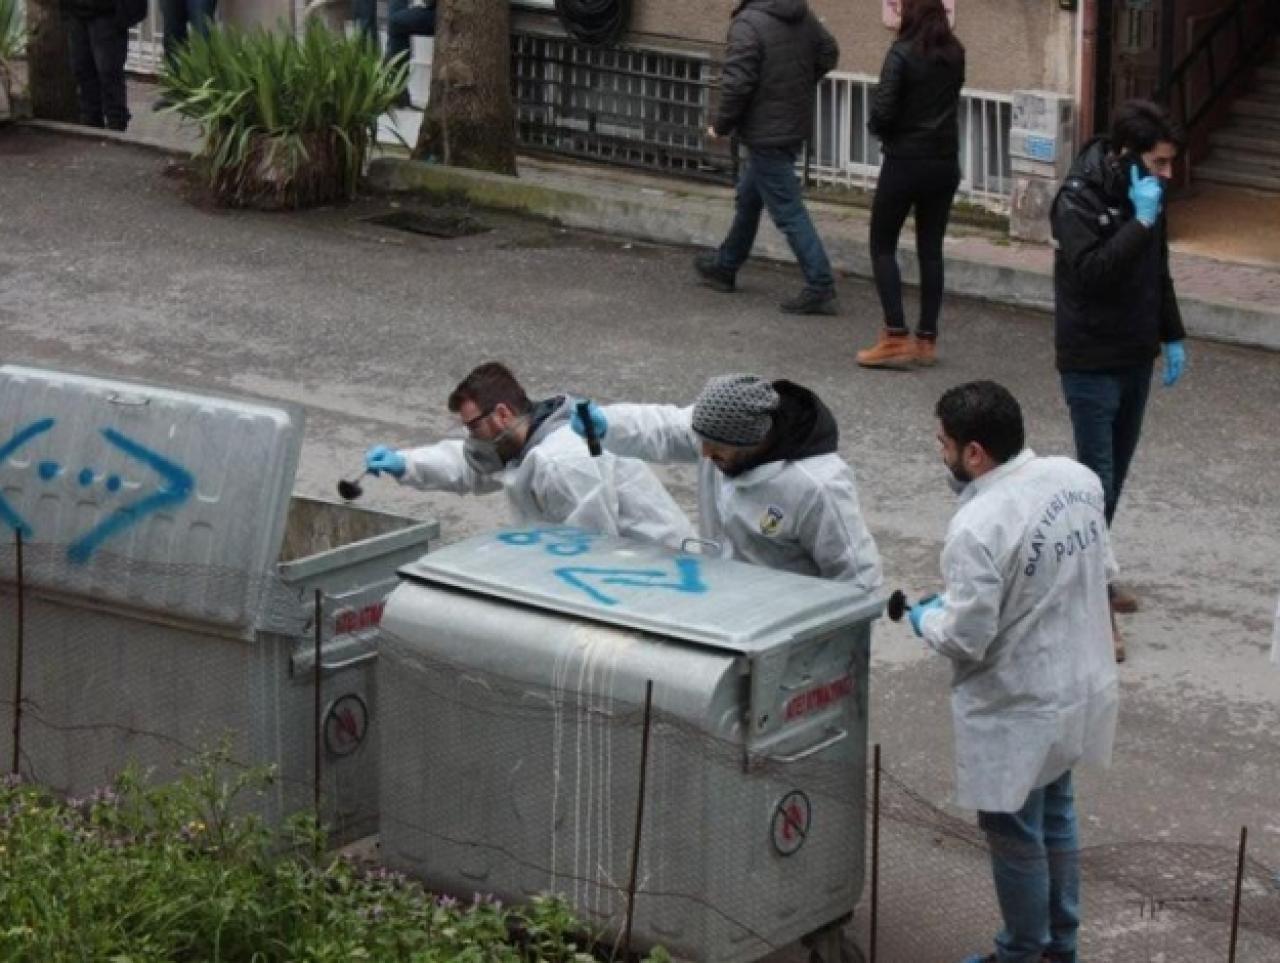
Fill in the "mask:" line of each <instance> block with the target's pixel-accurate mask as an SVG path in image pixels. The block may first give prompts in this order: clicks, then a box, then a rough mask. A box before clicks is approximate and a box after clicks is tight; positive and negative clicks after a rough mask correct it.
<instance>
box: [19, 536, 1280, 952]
mask: <svg viewBox="0 0 1280 963" xmlns="http://www.w3.org/2000/svg"><path fill="white" fill-rule="evenodd" d="M74 565H75V563H74V562H73V561H71V560H69V559H68V556H67V553H66V547H65V546H50V545H27V546H24V549H23V553H22V558H21V560H19V558H18V555H17V551H16V548H15V547H12V546H11V547H10V548H8V549H7V550H3V551H0V720H2V721H3V732H4V734H5V735H6V736H8V744H7V745H6V746H5V749H6V751H5V752H4V753H3V754H0V757H2V758H3V760H4V763H5V765H6V767H8V768H12V769H14V770H15V771H18V772H20V773H21V774H22V775H23V776H24V777H25V778H27V779H29V780H31V781H35V782H39V783H42V784H44V785H46V786H48V787H50V788H51V789H54V790H56V791H58V792H62V793H66V794H69V795H84V794H86V793H88V792H91V791H92V790H93V789H94V788H95V787H97V786H101V785H103V784H105V783H108V782H110V781H111V779H112V778H113V777H114V776H115V775H117V774H118V773H119V772H120V771H121V770H123V769H124V768H125V767H126V766H128V765H135V766H140V767H143V768H146V769H150V770H152V771H153V774H154V778H156V779H161V780H163V779H167V778H170V777H171V776H172V775H173V774H175V773H176V772H177V771H178V769H179V766H180V763H181V761H182V760H183V759H186V758H189V757H190V756H192V755H193V754H195V753H197V752H199V751H200V750H201V749H203V748H206V747H208V746H209V745H211V744H213V743H215V742H225V744H226V745H227V746H228V747H229V749H230V755H231V757H232V758H233V759H234V760H235V761H236V762H237V763H238V764H240V765H243V766H246V767H257V766H263V765H273V766H275V767H277V769H278V778H277V780H276V782H275V784H274V787H273V793H272V795H270V796H268V797H266V798H264V799H263V800H262V801H261V806H262V807H263V808H262V814H263V815H264V816H266V817H267V818H268V819H270V820H273V821H276V822H278V821H280V820H282V819H283V818H284V817H285V816H286V815H288V814H290V813H293V812H305V811H309V810H310V809H312V808H315V807H317V806H318V809H319V812H320V813H321V816H322V818H323V819H324V821H325V822H326V824H327V825H328V826H329V827H330V828H331V829H332V830H333V831H334V838H335V839H339V840H345V839H353V838H357V837H360V836H366V835H372V834H375V833H376V834H378V837H379V840H380V851H379V859H380V860H381V861H382V862H383V863H385V864H386V865H387V866H389V867H390V868H392V869H397V870H404V871H407V872H409V873H411V874H412V875H415V876H418V877H420V878H422V879H423V880H424V881H425V882H426V883H427V885H429V886H431V887H432V888H434V889H437V890H439V891H441V892H449V893H452V894H454V895H457V896H459V897H461V898H463V899H470V898H471V896H472V894H474V893H480V894H485V895H492V896H495V897H497V898H500V899H502V900H504V901H508V902H513V901H514V902H522V901H525V900H528V899H530V898H532V897H533V896H535V895H538V894H542V893H546V892H549V891H554V892H559V893H561V894H563V895H564V896H565V897H566V898H567V899H568V900H569V901H570V902H571V903H572V905H573V907H574V908H575V910H576V912H577V914H578V916H579V917H580V919H581V920H582V921H583V923H584V924H585V925H586V926H587V928H588V929H589V930H590V931H591V932H592V933H594V934H595V935H596V936H597V938H598V940H599V943H598V946H599V948H600V949H601V951H602V952H603V953H604V954H605V955H609V954H614V953H617V952H618V951H619V949H620V947H621V946H622V945H623V944H624V943H625V942H627V938H626V933H627V930H628V923H629V922H630V924H631V929H632V930H633V941H632V943H631V948H632V949H640V948H642V947H645V946H648V945H651V944H661V945H663V946H665V947H666V948H668V949H669V950H670V951H672V952H673V953H674V954H676V955H677V956H686V957H691V958H699V959H711V960H724V961H730V960H734V961H736V960H756V959H763V958H765V957H769V958H770V959H775V960H778V961H784V960H793V959H794V960H798V959H802V958H804V954H805V953H807V952H808V951H807V950H804V949H801V948H799V942H800V941H801V940H802V939H804V938H806V937H813V936H815V934H820V933H821V931H822V930H823V929H824V928H825V927H828V926H835V925H842V924H845V923H846V922H847V921H849V919H850V917H851V921H849V922H848V923H847V927H846V932H847V934H848V936H849V937H850V939H851V942H852V943H853V944H855V945H856V946H857V947H860V948H861V955H863V956H865V957H866V958H868V959H876V960H879V961H882V963H953V961H954V960H956V959H958V958H960V957H962V956H964V955H965V954H966V953H970V952H987V951H989V948H990V946H991V942H992V937H993V934H994V932H995V931H996V930H997V929H998V928H999V925H1000V909H999V906H998V905H997V901H996V896H995V889H994V887H993V884H992V868H991V856H992V851H991V844H990V842H989V840H988V838H987V836H986V835H985V834H984V833H983V832H982V831H981V830H980V829H979V828H978V827H977V825H976V824H975V823H973V822H972V821H971V820H968V819H963V818H958V817H957V816H955V815H953V814H951V813H950V812H948V811H946V810H944V809H942V808H940V807H938V806H937V805H935V804H934V802H933V801H931V800H930V799H928V798H925V797H924V796H923V795H922V794H920V793H919V792H917V791H916V790H914V789H913V787H912V786H911V785H909V784H907V783H906V782H905V781H904V780H902V779H901V778H900V777H898V776H897V775H896V774H895V770H894V766H893V762H892V760H889V761H888V762H887V764H886V765H884V766H883V767H881V768H879V769H878V770H877V769H876V767H875V766H874V765H869V764H868V762H867V757H866V753H865V749H866V746H865V737H866V713H867V706H866V705H865V700H866V694H865V692H859V691H858V690H857V689H856V687H855V690H854V691H853V692H852V694H851V695H850V697H849V698H848V699H847V700H844V701H843V702H838V703H836V705H837V708H838V711H840V712H841V713H844V715H843V716H842V718H843V719H844V721H845V723H846V724H847V725H848V727H849V737H848V738H847V739H846V740H844V741H843V742H838V743H834V744H833V746H832V747H830V748H829V749H824V750H823V751H819V752H814V753H813V754H808V755H806V754H803V753H801V754H797V756H799V758H795V757H779V756H776V755H765V756H757V755H753V754H751V753H748V752H747V751H746V750H745V749H744V744H745V743H744V740H743V739H741V738H738V737H736V736H735V726H736V725H738V724H739V722H740V720H736V719H734V718H732V717H729V716H727V717H726V718H725V719H723V720H721V722H722V723H723V725H720V726H718V727H716V728H714V729H713V728H709V727H708V726H707V725H706V724H705V722H704V721H701V720H703V715H702V714H700V710H701V709H702V708H705V707H703V706H699V705H698V690H697V685H696V680H692V679H690V680H678V679H677V680H670V679H668V680H664V681H662V682H660V683H659V685H658V688H660V689H663V690H665V691H660V692H659V694H658V695H657V696H655V698H654V702H653V704H652V705H647V704H646V699H645V684H646V682H648V681H649V680H646V679H640V678H635V677H630V676H624V675H623V674H621V673H619V672H617V671H616V666H617V659H616V648H617V647H618V646H625V645H650V644H654V643H653V640H651V639H645V638H644V637H643V636H641V635H639V634H638V633H626V632H622V631H621V630H614V629H610V630H609V631H608V632H605V633H603V634H601V633H600V632H596V631H594V630H593V629H592V628H591V627H589V626H583V625H568V626H567V627H566V628H565V631H568V632H573V633H577V634H576V635H575V642H576V643H577V644H576V645H575V646H573V647H571V648H572V651H573V654H572V655H571V656H568V657H563V658H559V659H557V660H555V661H554V662H553V663H552V664H550V665H548V666H545V667H543V668H537V667H536V666H531V665H529V664H525V663H517V662H516V661H515V660H512V661H511V662H510V663H506V662H503V661H502V660H498V662H497V663H493V662H484V661H483V660H479V659H477V660H476V662H475V663H471V662H467V661H464V660H456V659H455V660H453V661H450V660H449V659H445V658H442V657H440V656H439V655H438V654H436V653H434V652H433V651H432V650H431V647H430V646H429V645H423V644H422V641H421V638H418V637H415V638H407V637H405V636H404V635H403V634H396V633H394V632H391V631H387V630H386V629H379V627H378V622H379V619H380V616H381V611H382V610H381V606H380V604H375V605H372V606H365V607H358V608H353V607H352V606H351V605H348V604H346V603H345V602H343V601H341V600H336V599H333V598H328V597H326V596H325V595H324V594H323V593H321V594H319V595H317V594H316V593H314V592H305V593H304V592H300V590H299V588H298V586H297V585H296V584H290V583H286V582H284V581H282V580H280V579H277V578H275V577H271V576H265V577H262V578H260V579H253V580H252V581H253V584H252V585H248V584H246V583H245V581H244V580H245V576H244V573H243V572H242V571H241V572H220V571H219V570H217V569H213V568H201V567H198V566H190V567H186V568H184V569H183V570H181V571H175V570H174V569H173V568H172V567H162V566H151V567H148V566H146V565H145V563H136V562H129V561H128V560H126V559H123V558H121V559H109V558H103V557H98V558H95V563H94V567H95V569H96V570H98V574H97V575H95V576H94V578H95V579H100V580H102V581H101V582H100V583H95V584H102V585H104V586H106V587H105V588H104V589H103V590H102V591H101V592H95V591H84V590H82V591H81V592H79V593H78V594H72V593H68V592H66V591H64V590H62V589H60V588H59V585H60V584H62V585H65V584H78V585H81V586H83V584H84V580H83V578H82V579H81V581H80V582H79V583H76V582H74V581H71V582H68V581H65V580H63V579H62V574H60V573H61V570H62V567H63V566H74ZM197 583H199V584H202V585H203V586H204V591H205V592H206V593H207V597H208V598H210V599H214V600H217V599H223V598H225V597H226V593H227V592H228V591H230V592H231V593H232V594H234V595H235V596H236V597H237V598H244V597H246V593H247V594H248V596H251V597H252V598H253V599H254V600H255V601H254V606H255V607H258V608H259V609H262V608H265V609H270V610H272V612H273V613H274V615H273V616H272V618H270V619H262V618H258V619H256V622H255V624H257V625H258V626H259V628H258V629H257V630H254V631H249V630H247V629H246V628H245V627H244V626H238V627H237V626H234V625H227V624H221V625H218V624H214V623H210V622H200V621H199V620H197V619H193V618H191V617H190V615H187V616H184V617H180V618H179V617H171V616H169V615H166V613H165V609H164V606H163V601H164V600H165V599H167V598H182V599H187V600H190V599H192V598H196V597H203V596H199V593H198V591H197ZM233 583H234V584H233ZM228 586H229V588H228ZM131 592H132V593H133V595H130V593H131ZM131 598H132V599H134V601H135V603H136V604H132V605H131V604H130V599H131ZM157 600H159V602H157ZM216 608H217V606H215V609H216ZM317 616H318V617H317ZM497 624H498V625H500V626H506V631H508V632H511V633H514V632H516V631H517V627H516V624H515V620H514V619H512V618H511V617H510V616H509V614H506V615H500V616H499V618H498V622H497ZM262 625H269V626H270V627H269V628H268V629H266V630H263V629H262V628H261V626H262ZM426 632H427V635H428V636H429V634H430V632H429V627H427V630H426ZM843 694H844V693H843V692H841V693H837V694H836V695H837V696H842V695H843ZM833 698H835V697H833ZM877 787H878V789H877ZM1084 805H1086V806H1087V802H1085V804H1084ZM1086 842H1087V841H1086ZM1001 855H1002V856H1003V857H1004V858H1005V860H1006V862H1009V861H1011V862H1013V863H1014V864H1016V866H1017V867H1018V868H1020V869H1021V870H1022V871H1027V870H1034V869H1036V868H1038V863H1039V862H1042V861H1044V860H1045V858H1046V857H1045V856H1044V855H1043V854H1038V853H1035V852H1018V851H1014V852H1013V853H1012V854H1011V853H1010V852H1008V851H1004V852H1002V854H1001ZM1064 865H1065V866H1068V867H1070V866H1078V869H1079V875H1080V879H1081V887H1080V894H1079V915H1080V917H1081V920H1082V926H1081V929H1080V934H1079V958H1080V959H1084V960H1089V961H1095V963H1111V961H1114V963H1122V961H1123V963H1141V961H1150V963H1177V961H1187V963H1191V961H1195V963H1204V961H1224V963H1225V961H1242V963H1244V961H1248V963H1264V961H1274V960H1277V959H1280V886H1278V884H1277V876H1276V874H1275V872H1274V869H1273V868H1271V867H1267V866H1264V865H1262V864H1261V863H1259V862H1257V861H1255V860H1251V859H1249V858H1247V856H1246V857H1245V858H1243V859H1241V851H1236V850H1233V849H1228V848H1223V847H1219V846H1207V845H1200V844H1197V843H1196V842H1194V841H1187V842H1169V841H1161V842H1149V841H1133V842H1127V843H1117V844H1108V845H1100V846H1089V845H1086V846H1084V847H1083V848H1081V849H1079V850H1070V851H1067V852H1063V853H1059V854H1058V855H1057V856H1056V857H1055V859H1054V860H1050V865H1049V866H1048V867H1047V868H1048V872H1049V873H1050V875H1055V874H1057V873H1058V871H1059V870H1060V869H1062V868H1063V866H1064ZM629 914H630V915H629ZM873 926H874V930H873ZM833 945H834V944H815V947H816V948H815V954H816V957H815V958H816V959H818V960H827V959H832V960H834V959H835V958H836V957H834V956H832V955H831V951H830V950H829V949H826V948H824V947H825V946H833ZM849 952H850V954H851V955H850V956H848V957H846V958H848V959H857V958H858V956H857V954H856V953H855V951H853V950H850V951H849ZM1049 958H1050V959H1052V957H1049Z"/></svg>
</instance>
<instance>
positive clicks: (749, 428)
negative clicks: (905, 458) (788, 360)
mask: <svg viewBox="0 0 1280 963" xmlns="http://www.w3.org/2000/svg"><path fill="white" fill-rule="evenodd" d="M591 418H592V421H593V424H594V427H595V430H596V434H597V435H598V436H599V437H600V438H601V439H603V443H604V445H605V447H606V448H608V449H609V450H610V451H613V452H614V453H616V454H619V455H627V456H630V457H633V458H640V459H643V460H645V461H652V462H660V463H664V464H665V463H678V462H691V463H697V464H698V528H699V532H700V534H701V535H702V537H703V538H704V539H706V540H708V541H710V542H714V543H715V544H716V545H718V546H719V550H720V553H721V554H722V555H724V556H725V557H731V558H737V559H740V560H742V561H746V562H752V563H754V564H756V565H764V566H767V567H768V568H776V569H782V570H783V571H787V572H798V573H800V574H802V575H815V576H818V577H819V578H828V579H837V580H841V581H847V582H850V583H852V584H854V585H856V586H857V587H858V588H859V589H860V590H861V591H863V592H878V591H879V590H880V587H881V584H882V581H883V579H882V576H881V571H880V554H879V552H878V551H877V550H876V543H875V541H874V540H873V539H872V537H871V534H870V532H868V531H867V526H866V524H865V523H864V522H863V520H862V512H861V510H860V509H859V507H858V489H857V484H856V482H855V481H854V477H853V469H852V468H850V467H849V463H848V462H846V461H845V460H844V459H843V458H841V457H840V455H839V453H838V446H839V440H840V433H839V429H838V428H837V426H836V420H835V418H834V417H833V416H832V414H831V411H830V410H829V409H828V408H827V406H826V405H825V404H823V403H822V400H821V399H820V398H818V396H817V395H815V394H814V393H813V392H812V391H810V390H809V389H807V388H803V387H801V386H800V385H797V384H794V383H792V382H790V381H773V382H769V381H766V380H765V379H763V378H760V377H758V376H756V375H749V374H738V375H722V376H720V377H716V378H712V379H711V380H710V381H708V382H707V384H706V386H705V387H704V388H703V389H702V393H701V394H700V395H699V396H698V398H697V400H696V401H695V402H694V404H693V406H692V407H689V408H677V407H676V406H674V405H629V404H622V405H609V406H607V407H605V408H599V407H596V406H594V405H592V406H591ZM572 423H573V428H574V431H577V432H579V433H580V434H582V433H584V432H585V426H584V425H583V423H582V421H581V419H580V418H579V416H578V414H577V412H576V411H575V412H574V415H573V419H572Z"/></svg>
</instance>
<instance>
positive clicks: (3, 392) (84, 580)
mask: <svg viewBox="0 0 1280 963" xmlns="http://www.w3.org/2000/svg"><path fill="white" fill-rule="evenodd" d="M302 425H303V418H302V413H301V411H299V410H285V409H283V408H277V407H272V406H268V405H263V404H257V403H252V402H246V401H235V400H231V399H226V398H216V397H210V396H207V395H203V394H196V393H192V392H187V391H178V390H173V389H168V388H156V387H151V386H146V385H137V384H132V383H129V382H124V381H116V380H107V379H102V378H93V377H86V376H82V375H76V374H67V373H64V372H59V371H47V370H42V369H38V368H26V367H20V366H16V365H5V366H3V367H0V524H2V525H3V528H4V529H5V530H8V531H10V532H11V531H13V530H20V531H21V532H22V534H23V536H24V540H25V542H26V543H27V544H28V545H29V546H30V549H29V551H28V552H27V554H26V555H25V565H24V576H25V578H26V581H27V583H28V584H29V585H33V586H38V587H42V588H48V589H52V590H56V591H58V592H59V593H69V594H72V595H76V596H82V597H86V598H89V599H92V600H93V601H95V602H111V603H120V604H124V605H126V606H128V607H130V608H140V609H147V610H153V611H159V612H162V613H163V614H164V615H165V616H167V617H172V618H179V619H184V620H194V621H198V622H202V623H214V624H218V625H229V626H249V625H250V624H252V622H253V621H254V618H255V616H256V614H257V607H258V602H259V600H260V598H261V593H262V592H263V590H264V589H265V588H266V578H265V576H267V575H268V574H269V573H271V572H273V571H274V564H275V561H276V558H277V556H278V554H279V551H280V544H281V540H282V538H283V536H284V525H285V520H286V515H287V510H288V504H289V498H290V492H291V490H292V488H293V480H294V473H295V472H296V470H297V465H298V455H299V451H300V449H301V446H302ZM8 537H9V539H10V542H11V541H12V535H11V534H10V535H9V536H8ZM13 556H14V553H13V551H12V550H11V549H6V550H3V551H0V560H2V561H0V564H2V565H3V566H4V567H6V568H8V569H10V570H12V568H13V567H14V558H13Z"/></svg>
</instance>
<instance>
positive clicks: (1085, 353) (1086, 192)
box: [1050, 100, 1187, 659]
mask: <svg viewBox="0 0 1280 963" xmlns="http://www.w3.org/2000/svg"><path fill="white" fill-rule="evenodd" d="M1180 142H1181V135H1180V132H1179V131H1178V130H1177V128H1176V127H1175V125H1174V123H1173V122H1172V121H1171V120H1170V118H1169V115H1168V114H1167V113H1166V112H1165V111H1164V109H1163V108H1162V107H1159V106H1158V105H1156V104H1153V103H1150V102H1149V101H1143V100H1131V101H1128V102H1127V103H1125V104H1123V105H1121V107H1120V109H1119V110H1118V111H1117V112H1116V117H1115V122H1114V124H1113V125H1112V132H1111V136H1110V137H1109V138H1107V137H1099V138H1097V139H1095V140H1093V141H1091V142H1090V143H1088V144H1086V145H1085V147H1084V150H1083V151H1081V153H1080V155H1079V157H1077V158H1076V161H1075V164H1074V165H1073V166H1072V168H1071V172H1070V174H1068V175H1067V179H1066V181H1065V182H1064V183H1063V185H1062V187H1061V189H1060V190H1059V191H1058V196H1057V198H1056V199H1055V200H1054V203H1053V210H1052V213H1051V215H1050V218H1051V222H1052V226H1053V237H1054V241H1055V243H1056V246H1057V253H1056V256H1055V260H1054V272H1053V278H1054V321H1055V342H1056V346H1057V367H1058V371H1059V373H1060V376H1061V379H1062V392H1063V395H1064V396H1065V398H1066V401H1067V406H1068V407H1069V408H1070V409H1071V426H1072V429H1073V430H1074V434H1075V442H1076V457H1077V458H1078V459H1079V460H1080V461H1081V462H1082V463H1084V464H1085V465H1088V466H1089V467H1090V468H1092V469H1093V470H1094V472H1096V473H1097V475H1098V477H1099V478H1100V479H1101V480H1102V488H1103V492H1104V494H1105V496H1106V518H1107V523H1108V524H1110V523H1111V520H1112V519H1113V518H1114V517H1115V513H1116V506H1117V504H1118V503H1119V501H1120V492H1121V490H1122V489H1123V488H1124V482H1125V478H1126V476H1127V475H1128V472H1129V464H1130V462H1131V461H1132V459H1133V454H1134V452H1135V451H1136V450H1137V447H1138V437H1139V435H1140V434H1141V431H1142V417H1143V413H1144V412H1145V411H1146V407H1147V394H1148V390H1149V388H1150V386H1151V376H1152V371H1153V368H1154V364H1155V359H1156V358H1158V357H1160V356H1161V354H1162V353H1163V355H1164V384H1165V386H1166V387H1172V386H1173V385H1174V384H1176V383H1177V381H1178V379H1179V378H1180V377H1182V372H1183V369H1184V368H1185V366H1186V358H1187V355H1186V349H1185V346H1184V343H1183V339H1184V338H1185V337H1186V332H1185V331H1184V330H1183V327H1182V315H1181V313H1180V312H1179V310H1178V298H1177V295H1175V294H1174V290H1173V280H1172V278H1171V277H1170V276H1169V243H1168V237H1167V227H1166V223H1165V215H1164V193H1165V185H1166V184H1167V183H1168V181H1169V179H1170V178H1171V177H1172V176H1173V162H1174V160H1175V159H1176V158H1177V155H1178V148H1179V144H1180ZM1111 603H1112V609H1113V610H1114V611H1117V612H1128V611H1134V610H1135V609H1136V608H1137V600H1136V599H1134V598H1133V597H1132V596H1131V595H1129V594H1128V593H1127V592H1122V591H1120V590H1119V589H1118V588H1117V587H1115V586H1113V587H1112V591H1111ZM1116 656H1117V659H1123V658H1124V650H1123V647H1122V645H1121V643H1120V640H1119V635H1117V636H1116Z"/></svg>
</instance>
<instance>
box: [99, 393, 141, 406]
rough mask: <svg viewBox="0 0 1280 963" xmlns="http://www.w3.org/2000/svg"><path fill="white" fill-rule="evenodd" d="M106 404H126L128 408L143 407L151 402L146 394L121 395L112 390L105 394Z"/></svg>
mask: <svg viewBox="0 0 1280 963" xmlns="http://www.w3.org/2000/svg"><path fill="white" fill-rule="evenodd" d="M107 404H109V405H127V406H128V407H130V408H143V407H146V406H147V405H149V404H151V399H150V398H148V397H147V396H146V395H134V396H133V397H129V396H128V395H122V394H120V392H118V391H113V392H111V393H110V394H108V395H107Z"/></svg>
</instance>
